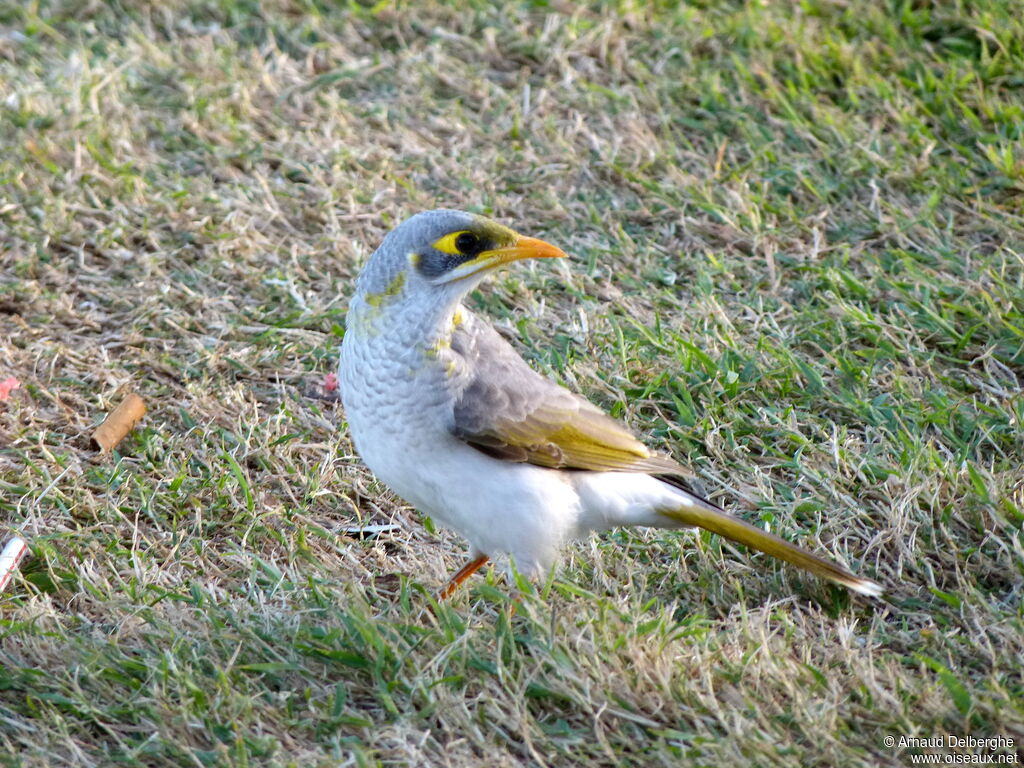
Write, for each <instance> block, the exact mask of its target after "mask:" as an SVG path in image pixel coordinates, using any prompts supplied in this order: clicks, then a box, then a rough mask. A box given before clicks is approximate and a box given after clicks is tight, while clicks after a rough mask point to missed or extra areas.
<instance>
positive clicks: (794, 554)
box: [658, 497, 884, 597]
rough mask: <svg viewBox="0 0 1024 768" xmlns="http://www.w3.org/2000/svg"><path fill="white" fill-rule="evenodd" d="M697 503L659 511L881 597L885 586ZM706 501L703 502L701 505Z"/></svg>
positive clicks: (870, 595) (854, 589) (822, 576)
mask: <svg viewBox="0 0 1024 768" xmlns="http://www.w3.org/2000/svg"><path fill="white" fill-rule="evenodd" d="M694 501H696V502H697V503H696V504H694V505H692V506H686V507H680V508H677V509H671V510H665V509H661V510H658V511H659V513H660V514H662V515H664V516H666V517H668V518H671V519H672V520H674V521H676V522H678V523H682V524H683V525H686V526H697V527H698V528H703V529H705V530H707V531H711V532H712V533H717V534H718V535H719V536H724V537H725V538H727V539H729V540H730V541H735V542H737V543H739V544H743V545H744V546H746V547H750V548H751V549H756V550H758V551H759V552H764V553H765V554H768V555H771V556H772V557H777V558H779V559H780V560H785V561H786V562H787V563H792V564H793V565H795V566H797V567H798V568H803V569H804V570H805V571H810V572H811V573H813V574H814V575H815V576H820V577H821V578H823V579H828V580H829V581H834V582H835V583H836V584H842V585H843V586H844V587H847V588H849V589H852V590H853V591H854V592H860V593H861V594H862V595H868V596H869V597H880V596H881V595H882V593H883V592H884V590H883V589H882V585H881V584H878V583H876V582H874V581H871V580H870V579H862V578H860V577H859V576H854V575H853V574H852V573H850V572H849V571H848V570H846V569H845V568H840V567H839V566H838V565H836V564H835V563H831V562H829V561H828V560H824V559H822V558H820V557H818V556H817V555H812V554H811V553H810V552H808V551H807V550H805V549H802V548H800V547H798V546H796V545H795V544H790V543H789V542H788V541H786V540H785V539H780V538H779V537H778V536H776V535H774V534H772V533H768V532H767V531H763V530H761V529H760V528H758V527H756V526H753V525H751V524H750V523H747V522H745V521H743V520H740V519H739V518H736V517H732V516H731V515H728V514H726V513H725V512H722V511H720V510H718V509H717V508H716V507H715V506H714V505H712V504H711V503H710V502H703V499H700V498H699V497H697V498H696V499H694ZM701 502H703V503H701Z"/></svg>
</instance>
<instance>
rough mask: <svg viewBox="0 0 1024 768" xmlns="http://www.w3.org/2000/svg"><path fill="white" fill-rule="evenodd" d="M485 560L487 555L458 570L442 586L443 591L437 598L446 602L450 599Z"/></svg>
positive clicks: (476, 558)
mask: <svg viewBox="0 0 1024 768" xmlns="http://www.w3.org/2000/svg"><path fill="white" fill-rule="evenodd" d="M487 560H488V557H487V555H480V556H478V557H475V558H474V559H472V560H470V561H469V562H468V563H466V564H465V565H464V566H462V567H461V568H459V570H458V571H456V572H455V575H454V576H452V577H451V578H450V579H448V583H447V584H445V585H444V589H442V590H441V594H440V596H439V597H440V598H441V599H442V600H447V599H448V598H449V597H451V596H452V593H453V592H455V590H456V589H458V588H459V587H461V586H462V582H464V581H465V580H466V579H468V578H469V577H470V576H472V575H473V574H474V573H476V572H477V571H479V570H480V569H481V568H482V567H483V565H484V563H486V562H487Z"/></svg>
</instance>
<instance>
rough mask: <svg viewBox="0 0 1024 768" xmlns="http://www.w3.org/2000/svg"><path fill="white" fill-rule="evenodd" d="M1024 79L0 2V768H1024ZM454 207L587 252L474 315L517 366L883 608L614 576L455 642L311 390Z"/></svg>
mask: <svg viewBox="0 0 1024 768" xmlns="http://www.w3.org/2000/svg"><path fill="white" fill-rule="evenodd" d="M1022 41H1024V24H1022V21H1021V17H1020V13H1019V8H1016V3H1014V2H1012V0H1002V1H1000V0H980V1H979V2H976V3H969V4H968V3H954V2H946V3H943V2H937V1H936V2H928V1H927V0H921V1H920V2H894V1H893V0H889V1H888V2H879V3H876V2H866V1H865V2H861V0H849V2H838V1H834V0H833V1H828V0H804V2H801V3H799V4H790V3H772V2H764V3H742V2H723V3H705V2H694V3H693V4H691V5H677V4H675V3H670V2H663V3H656V4H651V5H648V4H646V3H631V2H626V1H624V2H620V3H611V2H605V3H593V4H590V5H587V6H580V7H575V6H571V5H569V4H562V3H551V4H545V3H519V4H514V5H509V6H508V7H507V8H504V9H503V10H497V9H495V8H493V7H491V4H489V3H482V2H479V3H469V4H462V3H443V2H438V1H437V0H427V2H423V3H416V4H411V5H401V6H399V5H395V4H393V3H389V2H387V1H386V0H385V2H381V3H378V4H376V5H374V6H372V7H367V6H362V5H358V4H355V3H353V4H351V5H349V6H337V7H336V6H335V5H334V4H328V3H319V2H316V0H306V1H305V2H303V1H302V0H276V1H275V2H269V3H264V4H262V5H257V4H255V3H233V2H229V1H228V0H206V1H196V2H186V1H185V0H177V1H176V2H171V3H164V4H150V3H142V2H131V1H127V0H126V1H125V2H116V3H110V4H102V3H81V2H74V1H72V0H68V2H51V1H49V0H39V2H33V3H26V4H16V5H12V4H7V5H5V6H0V97H2V98H0V101H2V106H0V150H2V151H0V245H2V248H0V379H2V378H5V377H7V376H15V377H17V378H18V379H19V380H20V381H21V383H22V388H21V389H19V390H15V391H14V392H13V393H12V395H11V399H10V400H9V401H7V402H6V403H0V523H2V525H3V526H4V528H5V529H9V530H13V529H19V530H21V531H23V533H24V535H25V536H26V537H27V538H29V539H30V540H31V544H32V549H33V556H32V558H31V559H30V560H28V561H26V562H25V563H24V567H23V569H22V576H21V577H19V578H18V579H16V580H15V582H14V583H12V585H11V586H10V587H9V588H8V590H7V592H6V593H5V594H4V595H3V596H2V598H0V599H2V603H0V764H3V765H10V766H19V767H21V766H24V767H26V768H28V767H30V766H44V765H74V766H101V765H112V764H117V765H144V766H184V765H194V766H214V765H216V766H222V765H223V766H245V765H280V766H285V765H295V766H300V765H301V766H306V765H324V766H326V765H359V766H363V765H386V764H415V765H451V766H463V765H477V764H487V765H497V766H504V765H509V766H511V765H552V766H554V765H581V764H583V765H659V764H666V765H667V764H672V765H678V764H692V765H702V766H717V765H735V764H742V765H763V766H767V765H771V766H857V765H862V766H877V765H892V766H897V765H907V764H910V763H909V761H910V759H911V756H912V753H914V752H915V751H921V750H915V749H913V748H904V747H900V746H898V745H897V746H894V747H887V746H886V742H885V738H886V737H887V736H893V737H895V738H896V739H897V741H898V740H899V739H900V738H901V737H918V738H927V737H933V736H936V735H939V736H941V735H944V734H952V735H955V736H959V737H966V736H971V737H974V738H983V737H991V736H1004V737H1006V738H1010V739H1013V740H1014V744H1015V746H1014V747H1011V748H1000V749H995V750H991V749H985V748H973V749H972V748H968V749H966V750H964V751H965V752H966V753H969V754H973V755H975V756H978V755H980V756H985V755H991V754H995V755H998V756H1002V757H1000V758H999V759H1009V757H1013V756H1015V754H1016V750H1017V749H1019V745H1020V744H1021V743H1022V740H1024V706H1022V704H1021V702H1022V701H1024V675H1022V670H1024V612H1022V605H1024V600H1022V597H1024V539H1022V535H1021V526H1022V522H1024V485H1022V478H1024V430H1022V428H1021V424H1022V418H1024V397H1022V377H1024V236H1022V232H1024V150H1022V147H1024V142H1022V131H1024V129H1022V126H1024V77H1022V75H1021V72H1024V43H1022ZM439 205H449V206H458V207H463V208H468V209H471V210H477V211H482V212H486V213H488V214H491V215H493V216H495V217H496V218H498V219H499V220H502V221H505V222H507V223H510V224H512V225H514V226H516V227H517V228H519V229H520V230H521V231H524V232H525V233H528V234H534V235H538V236H544V237H546V238H547V239H550V240H552V241H553V242H555V243H557V244H559V245H561V246H563V247H564V248H566V250H568V251H569V252H571V253H572V254H573V256H574V259H573V262H572V263H571V264H569V265H567V266H566V268H564V269H561V270H560V269H559V268H552V267H551V266H550V265H546V264H545V265H535V266H532V267H527V268H522V269H516V270H514V271H510V272H508V273H505V274H503V275H502V276H500V277H499V278H498V279H497V280H496V281H494V282H493V283H492V284H491V285H490V286H488V287H486V288H485V289H484V290H483V291H481V292H480V293H478V294H476V295H475V296H474V297H473V304H474V305H475V306H476V307H477V308H479V309H481V310H483V311H485V312H486V313H488V314H489V315H490V316H491V317H492V318H494V319H495V321H496V322H497V323H499V324H502V325H504V326H506V327H508V328H510V329H512V330H513V332H514V333H515V335H516V336H517V337H518V338H519V340H520V341H519V346H520V349H521V350H522V351H523V353H524V354H525V355H526V356H527V357H528V358H529V359H530V360H531V361H532V362H533V363H534V364H535V365H536V366H537V367H538V368H540V369H541V370H544V371H545V372H547V373H549V374H550V375H552V376H555V377H557V378H558V379H559V380H561V381H563V382H564V383H565V384H566V385H567V386H570V387H572V388H574V389H576V390H577V391H580V392H582V393H584V394H586V395H587V396H588V397H590V398H592V399H593V400H594V401H596V402H598V403H600V404H601V405H602V406H604V407H606V408H608V409H609V410H611V411H612V412H613V413H614V414H616V415H617V416H620V417H621V418H623V419H625V420H627V421H628V422H629V423H630V424H631V425H633V426H634V427H635V428H636V429H637V431H638V432H640V433H642V434H645V435H646V436H647V439H648V442H649V443H650V444H651V445H652V446H653V447H656V448H658V449H660V450H664V451H667V452H669V453H671V454H672V455H674V456H676V457H677V458H679V459H680V460H683V461H686V462H688V463H689V464H690V465H691V466H692V467H693V468H694V470H695V471H696V472H697V473H698V475H700V476H701V478H702V480H703V482H704V484H705V487H706V489H707V490H708V492H710V493H712V494H713V495H714V497H715V498H716V499H717V500H718V501H719V502H720V503H723V504H725V505H726V506H728V507H731V508H732V509H733V510H734V511H736V512H737V513H738V514H741V515H743V516H745V517H746V518H748V519H751V520H759V521H760V522H761V524H763V525H766V526H769V527H771V528H772V529H773V530H775V531H778V532H780V533H781V534H782V535H784V536H786V537H788V538H791V539H794V540H798V541H802V542H804V543H805V544H807V545H808V546H810V547H812V548H814V549H816V550H820V551H824V552H829V553H831V554H832V555H833V556H835V557H837V558H838V559H840V560H842V561H844V562H846V563H847V564H849V565H850V566H851V567H853V568H854V569H855V570H856V571H857V572H859V573H862V574H864V575H866V576H869V577H872V578H876V579H878V580H879V581H881V582H882V583H884V584H886V585H888V586H890V587H891V588H892V592H893V597H892V600H891V601H890V602H887V603H881V602H871V601H866V600H862V599H859V598H850V597H849V596H848V595H846V594H845V593H843V592H841V591H838V590H835V589H833V588H829V587H827V586H825V585H822V584H821V583H819V582H816V581H814V580H813V579H810V578H804V577H803V576H801V575H800V574H799V573H796V572H794V571H793V570H791V569H788V568H786V567H783V566H780V565H778V564H776V563H773V562H768V561H766V560H765V559H763V558H761V557H758V556H754V555H751V554H750V553H748V552H744V551H738V550H737V549H734V548H732V547H730V546H728V545H726V544H725V543H723V542H722V541H720V540H718V539H717V538H715V537H711V536H707V535H692V534H686V535H676V534H669V533H657V532H644V531H616V532H612V533H609V534H607V535H605V536H602V537H599V538H595V539H592V540H588V541H584V542H581V543H580V544H579V545H577V546H575V547H574V548H573V549H571V550H570V551H569V552H567V553H566V558H565V563H564V566H563V568H562V569H561V570H560V571H559V572H558V573H557V574H554V575H553V576H552V578H551V579H550V580H549V581H548V582H547V583H545V584H541V585H536V586H529V585H522V586H523V589H524V590H525V592H524V596H523V600H522V603H521V605H520V607H519V609H518V611H517V612H516V613H515V614H514V616H510V614H509V610H508V608H509V605H510V601H511V600H512V599H513V598H512V595H513V593H514V588H513V586H512V585H510V584H508V583H507V582H506V581H505V580H504V579H503V578H502V577H501V576H500V575H497V574H495V573H494V572H493V571H492V572H489V573H488V574H486V575H485V576H484V577H476V578H475V579H474V580H473V581H472V582H471V585H470V588H469V589H467V590H466V591H465V592H463V593H462V594H460V595H459V596H458V597H457V598H456V599H455V600H454V601H453V602H452V603H451V604H449V605H440V606H439V605H436V604H435V602H434V599H433V594H434V592H435V590H436V589H437V587H438V586H439V585H440V584H441V583H443V580H444V579H445V578H446V575H447V574H448V573H450V572H451V571H453V570H454V569H455V568H456V567H458V565H459V564H460V563H461V561H462V558H463V554H464V553H463V548H462V544H461V542H460V541H459V540H458V539H457V537H455V536H453V535H451V534H448V533H445V532H438V533H434V532H431V531H429V530H428V529H426V528H425V527H424V526H422V525H421V523H420V521H419V519H418V517H417V515H416V513H415V511H414V510H411V509H409V508H408V507H406V506H405V505H403V504H402V503H401V502H400V501H399V500H397V499H395V498H394V497H393V496H391V495H389V494H388V492H387V491H386V489H384V488H382V487H381V486H380V485H379V484H377V483H376V482H375V481H374V479H373V478H372V477H371V476H370V475H369V474H368V472H367V471H366V470H365V469H364V468H363V467H362V466H361V465H360V463H359V461H358V458H357V457H356V456H355V455H354V453H353V451H352V448H351V445H350V444H349V442H348V439H347V436H346V432H345V429H344V415H343V413H342V412H341V409H340V407H339V406H337V405H336V404H335V403H334V402H331V401H330V400H324V399H322V397H321V396H320V392H319V388H320V386H321V383H322V381H323V377H324V375H325V374H326V373H327V372H329V371H330V370H332V369H333V368H334V366H335V363H336V357H337V346H338V343H339V340H340V336H341V335H343V333H344V330H343V328H344V312H345V306H346V300H347V296H348V294H349V293H350V291H351V287H352V282H353V277H354V275H355V274H356V272H357V271H358V269H359V267H360V265H361V263H362V262H363V260H364V259H365V258H366V256H367V255H368V254H369V253H370V251H371V250H372V249H373V248H374V247H375V245H376V243H377V242H378V241H379V240H380V238H381V237H382V236H383V234H384V233H385V232H386V231H387V230H388V229H389V228H390V227H391V226H392V225H394V224H395V223H396V222H398V221H400V220H401V219H403V218H404V217H406V216H407V215H409V214H411V213H413V212H415V211H417V210H421V209H425V208H431V207H436V206H439ZM129 388H134V389H137V390H138V391H139V392H140V393H141V394H142V395H143V396H144V398H145V399H146V401H147V403H148V405H149V413H148V415H147V417H146V419H145V421H144V422H143V424H142V426H141V427H140V428H139V429H138V430H137V431H136V432H134V433H133V434H132V435H131V436H130V437H129V438H128V439H127V440H126V441H125V443H123V444H122V446H121V447H120V448H119V450H118V453H117V454H116V455H115V456H114V457H113V458H105V457H102V456H99V455H97V454H96V453H95V452H94V451H93V450H92V449H91V447H90V446H89V443H88V435H89V432H90V430H91V428H92V427H93V426H94V425H95V424H96V423H97V422H98V421H99V419H100V418H102V415H103V414H104V413H105V412H106V411H108V410H109V409H110V408H111V407H112V406H113V405H114V404H115V403H116V402H117V401H118V400H119V398H120V397H121V395H122V394H123V393H124V392H125V391H127V390H128V389H129ZM391 522H395V523H398V524H400V525H401V528H400V530H398V531H395V532H391V533H385V534H383V535H381V536H378V537H376V538H365V537H364V538H360V537H359V536H358V535H355V534H354V533H353V529H354V528H358V527H359V526H360V525H363V524H377V523H391ZM924 751H928V750H924Z"/></svg>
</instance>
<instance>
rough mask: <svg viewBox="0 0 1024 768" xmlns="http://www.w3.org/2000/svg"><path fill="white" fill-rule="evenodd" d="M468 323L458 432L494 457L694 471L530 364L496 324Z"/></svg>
mask: <svg viewBox="0 0 1024 768" xmlns="http://www.w3.org/2000/svg"><path fill="white" fill-rule="evenodd" d="M467 314H468V313H467ZM467 321H468V322H465V323H464V324H463V325H460V326H459V327H458V328H457V329H456V330H455V332H454V333H453V334H452V342H451V349H452V352H453V353H454V354H455V355H457V356H459V357H461V358H462V362H463V363H464V366H460V367H462V369H463V370H464V371H466V372H467V373H466V376H465V378H464V380H463V382H462V385H461V387H460V389H459V392H458V393H457V397H456V401H455V409H454V417H455V418H454V425H453V428H452V431H453V433H454V434H455V435H456V436H457V437H459V438H460V439H462V440H464V441H465V442H466V443H468V444H469V445H472V446H473V447H474V448H476V449H478V450H480V451H482V452H484V453H486V454H488V455H490V456H493V457H495V458H500V459H505V460H508V461H520V462H529V463H531V464H537V465H539V466H542V467H553V468H566V469H590V470H604V471H625V472H649V473H651V474H657V475H671V476H674V477H679V478H686V477H688V476H689V473H688V472H687V471H686V470H685V469H684V468H683V467H682V466H681V465H680V464H678V463H676V462H675V461H672V460H671V459H668V458H664V457H661V456H657V455H654V454H652V453H651V452H650V451H649V450H648V449H647V447H646V446H644V444H643V443H641V442H640V441H639V440H637V439H636V438H635V437H633V435H632V434H630V432H629V431H628V430H627V429H626V428H625V427H623V426H622V425H621V424H620V423H619V422H617V421H615V420H614V419H612V418H610V417H609V416H607V415H605V414H604V413H603V412H602V411H601V410H600V409H599V408H597V407H595V406H594V405H592V404H590V403H589V402H587V401H586V400H584V399H583V398H582V397H579V396H578V395H575V394H573V393H572V392H570V391H569V390H567V389H565V388H564V387H561V386H559V385H558V384H556V383H555V382H553V381H550V380H549V379H546V378H544V377H543V376H541V375H540V374H538V373H537V372H536V371H534V370H533V369H532V368H530V367H529V366H528V365H527V364H526V362H525V361H524V360H523V358H522V357H520V356H519V354H518V353H517V352H516V351H515V350H514V349H513V348H512V347H511V346H510V345H509V344H508V342H507V341H505V339H503V338H502V337H501V336H500V335H499V334H498V333H497V331H495V330H494V329H493V328H492V327H491V326H490V325H488V324H487V323H485V322H483V321H481V320H478V319H476V318H475V317H473V318H469V317H467Z"/></svg>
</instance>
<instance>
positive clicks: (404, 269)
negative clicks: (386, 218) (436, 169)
mask: <svg viewBox="0 0 1024 768" xmlns="http://www.w3.org/2000/svg"><path fill="white" fill-rule="evenodd" d="M562 256H565V253H564V252H563V251H562V250H561V249H559V248H556V247H555V246H553V245H551V244H550V243H546V242H544V241H543V240H538V239H536V238H533V237H524V236H523V235H520V234H518V233H516V232H514V231H513V230H511V229H509V228H508V227H505V226H502V225H501V224H498V223H497V222H494V221H491V220H490V219H488V218H485V217H484V216H478V215H476V214H472V213H467V212H465V211H455V210H447V209H440V210H436V211H426V212H424V213H418V214H416V215H415V216H413V217H411V218H409V219H406V220H405V221H404V222H402V223H401V224H399V225H398V226H397V227H395V229H393V230H392V231H391V232H389V233H388V235H387V237H385V238H384V241H383V242H382V243H381V244H380V247H379V248H377V250H376V251H375V252H374V253H373V255H372V256H371V257H370V260H369V262H367V264H366V266H365V267H364V269H363V271H362V273H361V274H360V276H359V281H358V283H357V287H356V293H357V295H359V296H361V297H362V298H363V299H364V300H365V301H367V302H368V303H370V304H371V305H375V304H381V303H383V302H385V301H389V302H390V301H391V300H398V299H401V298H404V299H405V300H412V301H421V300H423V301H425V302H426V303H430V304H435V305H439V304H447V303H450V302H452V301H457V300H458V299H460V298H461V297H462V296H464V295H465V294H467V293H468V292H469V291H471V290H472V289H473V288H474V287H476V285H477V284H479V282H480V281H481V280H482V279H483V278H484V277H486V276H487V274H489V273H490V272H492V271H494V270H495V269H497V268H498V267H500V266H502V265H503V264H508V263H510V262H513V261H519V260H520V259H533V258H556V257H562Z"/></svg>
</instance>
